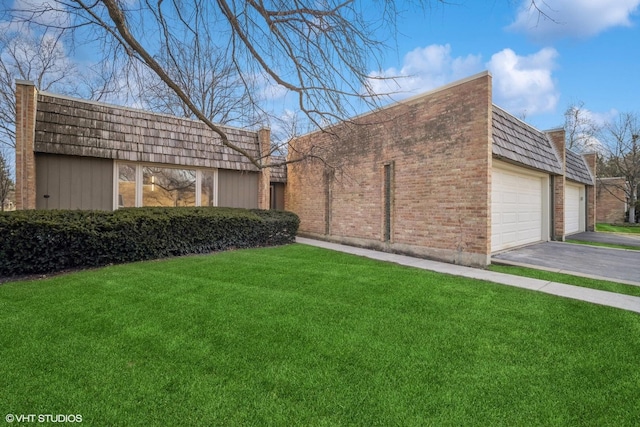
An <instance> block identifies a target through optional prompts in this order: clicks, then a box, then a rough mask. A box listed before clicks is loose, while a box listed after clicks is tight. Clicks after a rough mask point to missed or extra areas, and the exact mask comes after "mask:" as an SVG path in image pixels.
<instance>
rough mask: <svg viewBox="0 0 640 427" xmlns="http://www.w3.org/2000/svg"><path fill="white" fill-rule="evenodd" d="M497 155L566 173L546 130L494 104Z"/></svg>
mask: <svg viewBox="0 0 640 427" xmlns="http://www.w3.org/2000/svg"><path fill="white" fill-rule="evenodd" d="M492 131H493V144H492V150H493V155H494V156H496V157H498V158H501V159H504V160H511V161H514V162H518V163H521V164H523V165H526V166H529V167H532V168H534V169H538V170H542V171H545V172H551V173H554V174H558V175H561V174H562V162H561V160H560V159H559V158H558V154H557V152H556V150H555V148H553V144H552V143H551V141H550V140H549V138H548V137H547V135H546V134H545V133H544V132H541V131H539V130H537V129H535V128H534V127H532V126H530V125H528V124H526V123H524V122H523V121H521V120H518V119H517V118H515V117H514V116H512V115H511V114H509V113H507V112H506V111H504V110H503V109H501V108H500V107H498V106H496V105H494V106H493V120H492Z"/></svg>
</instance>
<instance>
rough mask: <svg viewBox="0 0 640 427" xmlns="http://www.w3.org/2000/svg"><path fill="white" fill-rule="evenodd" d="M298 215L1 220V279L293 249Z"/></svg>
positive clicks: (139, 214)
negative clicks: (242, 251)
mask: <svg viewBox="0 0 640 427" xmlns="http://www.w3.org/2000/svg"><path fill="white" fill-rule="evenodd" d="M298 224H299V219H298V217H297V216H296V215H295V214H292V213H290V212H282V211H263V210H257V209H256V210H247V209H232V208H130V209H120V210H117V211H115V212H103V211H52V210H50V211H17V212H6V213H3V214H0V276H14V275H23V274H35V273H50V272H54V271H60V270H66V269H71V268H79V267H92V266H101V265H107V264H112V263H123V262H131V261H141V260H148V259H157V258H164V257H169V256H176V255H186V254H197V253H207V252H213V251H220V250H225V249H232V248H250V247H259V246H273V245H281V244H286V243H291V242H293V241H294V239H295V235H296V232H297V230H298Z"/></svg>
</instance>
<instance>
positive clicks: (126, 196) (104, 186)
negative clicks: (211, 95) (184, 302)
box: [16, 80, 286, 210]
mask: <svg viewBox="0 0 640 427" xmlns="http://www.w3.org/2000/svg"><path fill="white" fill-rule="evenodd" d="M224 128H225V131H226V132H227V134H228V135H229V139H230V140H231V142H232V143H234V144H236V145H238V146H240V147H242V148H244V149H245V150H247V151H248V152H249V153H251V154H252V155H253V156H254V157H256V158H257V157H260V153H262V155H263V156H267V155H268V153H269V150H270V135H269V130H268V129H262V130H260V131H257V132H253V131H248V130H244V129H237V128H232V127H224ZM280 175H282V174H280ZM280 175H278V177H277V179H278V185H280V184H281V183H282V180H284V179H286V175H284V176H280ZM270 185H271V183H270V168H263V169H261V170H259V169H258V168H256V167H255V166H254V165H253V164H251V162H249V161H248V160H247V159H246V158H245V157H243V156H242V155H240V154H238V153H236V152H235V151H233V150H231V149H229V148H227V147H225V146H223V145H222V144H221V143H220V139H219V137H218V136H217V135H216V134H214V133H213V132H212V131H211V130H210V129H208V128H207V127H206V126H205V125H204V124H202V123H201V122H199V121H195V120H189V119H183V118H178V117H173V116H169V115H163V114H154V113H150V112H146V111H141V110H136V109H131V108H125V107H117V106H113V105H107V104H103V103H97V102H88V101H83V100H79V99H74V98H69V97H65V96H60V95H55V94H51V93H45V92H39V91H38V90H37V89H36V88H35V86H34V84H33V83H32V82H28V81H20V80H19V81H17V82H16V208H17V209H101V210H112V209H117V208H118V207H134V206H228V207H244V208H263V209H268V208H269V205H270V201H269V195H270Z"/></svg>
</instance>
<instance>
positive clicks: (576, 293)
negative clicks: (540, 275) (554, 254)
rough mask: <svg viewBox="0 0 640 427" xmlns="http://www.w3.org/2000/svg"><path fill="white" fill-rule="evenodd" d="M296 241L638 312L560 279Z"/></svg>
mask: <svg viewBox="0 0 640 427" xmlns="http://www.w3.org/2000/svg"><path fill="white" fill-rule="evenodd" d="M296 242H298V243H302V244H305V245H310V246H317V247H320V248H325V249H330V250H333V251H338V252H345V253H349V254H353V255H359V256H363V257H366V258H372V259H377V260H380V261H388V262H393V263H396V264H400V265H406V266H409V267H415V268H421V269H423V270H430V271H435V272H438V273H444V274H452V275H455V276H462V277H469V278H472V279H479V280H486V281H489V282H494V283H499V284H502V285H507V286H515V287H517V288H524V289H529V290H533V291H538V292H544V293H547V294H551V295H557V296H561V297H565V298H571V299H576V300H581V301H587V302H590V303H593V304H600V305H606V306H609V307H615V308H620V309H622V310H628V311H634V312H636V313H640V297H633V296H629V295H622V294H617V293H614V292H606V291H600V290H597V289H590V288H583V287H580V286H572V285H565V284H563V283H555V282H548V281H546V280H539V279H531V278H528V277H520V276H513V275H510V274H504V273H497V272H494V271H489V270H482V269H479V268H471V267H464V266H461V265H455V264H448V263H444V262H438V261H431V260H427V259H421V258H414V257H410V256H406V255H398V254H392V253H387V252H379V251H373V250H370V249H362V248H356V247H353V246H346V245H340V244H337V243H330V242H324V241H320V240H313V239H307V238H303V237H297V238H296Z"/></svg>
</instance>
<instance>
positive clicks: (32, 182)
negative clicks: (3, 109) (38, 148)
mask: <svg viewBox="0 0 640 427" xmlns="http://www.w3.org/2000/svg"><path fill="white" fill-rule="evenodd" d="M37 96H38V90H37V89H36V86H35V84H34V83H33V82H31V81H27V80H16V186H15V192H16V193H15V194H16V209H18V210H22V209H35V208H36V161H35V152H34V140H35V126H36V107H37V103H38V100H37Z"/></svg>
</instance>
